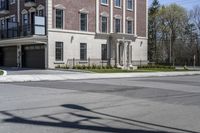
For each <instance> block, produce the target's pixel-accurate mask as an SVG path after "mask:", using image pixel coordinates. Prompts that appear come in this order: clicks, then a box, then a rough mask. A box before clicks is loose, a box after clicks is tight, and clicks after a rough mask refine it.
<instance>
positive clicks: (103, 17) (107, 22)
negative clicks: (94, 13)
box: [101, 16, 108, 33]
mask: <svg viewBox="0 0 200 133" xmlns="http://www.w3.org/2000/svg"><path fill="white" fill-rule="evenodd" d="M103 18H106V31H103ZM101 32H102V33H108V17H106V16H101Z"/></svg>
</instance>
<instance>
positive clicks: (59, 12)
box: [56, 9, 63, 29]
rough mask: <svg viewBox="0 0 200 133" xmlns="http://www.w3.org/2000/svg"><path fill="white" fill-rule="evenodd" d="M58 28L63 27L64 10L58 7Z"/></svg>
mask: <svg viewBox="0 0 200 133" xmlns="http://www.w3.org/2000/svg"><path fill="white" fill-rule="evenodd" d="M56 28H58V29H63V10H61V9H56Z"/></svg>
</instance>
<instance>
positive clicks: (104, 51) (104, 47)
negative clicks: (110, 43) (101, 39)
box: [101, 44, 107, 60]
mask: <svg viewBox="0 0 200 133" xmlns="http://www.w3.org/2000/svg"><path fill="white" fill-rule="evenodd" d="M101 60H107V44H102V45H101Z"/></svg>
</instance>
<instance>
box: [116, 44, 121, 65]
mask: <svg viewBox="0 0 200 133" xmlns="http://www.w3.org/2000/svg"><path fill="white" fill-rule="evenodd" d="M119 54H120V53H119V42H117V44H116V55H115V56H116V66H117V67H119Z"/></svg>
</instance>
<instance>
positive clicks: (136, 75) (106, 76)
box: [0, 71, 200, 83]
mask: <svg viewBox="0 0 200 133" xmlns="http://www.w3.org/2000/svg"><path fill="white" fill-rule="evenodd" d="M195 75H200V71H198V72H195V71H193V72H184V73H182V72H173V73H166V72H160V73H134V74H133V73H132V74H127V73H126V74H121V73H115V74H92V73H90V74H89V73H83V74H74V75H72V74H70V75H67V74H61V75H20V76H19V75H7V76H2V77H0V82H1V83H2V82H4V83H8V82H34V81H63V80H85V79H118V78H147V77H166V76H195Z"/></svg>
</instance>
